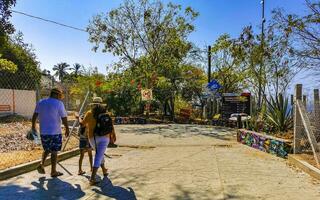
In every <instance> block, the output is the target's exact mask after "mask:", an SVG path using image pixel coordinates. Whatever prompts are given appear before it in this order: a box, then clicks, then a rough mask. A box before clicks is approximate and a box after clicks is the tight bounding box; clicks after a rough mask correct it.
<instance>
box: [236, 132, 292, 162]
mask: <svg viewBox="0 0 320 200" xmlns="http://www.w3.org/2000/svg"><path fill="white" fill-rule="evenodd" d="M237 141H238V142H240V143H242V144H245V145H247V146H250V147H253V148H255V149H259V150H260V151H263V152H266V153H270V154H274V155H277V156H279V157H281V158H287V157H288V154H289V153H291V152H292V141H291V140H285V139H280V138H276V137H273V136H270V135H265V134H261V133H257V132H254V131H249V130H245V129H239V130H238V132H237Z"/></svg>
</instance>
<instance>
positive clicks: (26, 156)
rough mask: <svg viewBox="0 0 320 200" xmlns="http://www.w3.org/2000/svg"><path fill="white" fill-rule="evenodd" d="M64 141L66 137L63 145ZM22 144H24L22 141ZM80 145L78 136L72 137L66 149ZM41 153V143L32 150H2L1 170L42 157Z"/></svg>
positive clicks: (0, 154) (0, 156) (0, 155)
mask: <svg viewBox="0 0 320 200" xmlns="http://www.w3.org/2000/svg"><path fill="white" fill-rule="evenodd" d="M64 143H65V139H64V141H63V146H64ZM20 145H24V144H23V143H20ZM78 145H79V141H78V140H77V139H76V138H74V137H71V138H70V140H69V143H68V145H67V147H66V151H68V150H72V149H75V148H78ZM41 154H42V147H41V146H40V145H39V146H34V147H33V148H32V149H30V150H23V151H8V152H2V153H0V158H1V159H0V170H3V169H6V168H9V167H13V166H17V165H20V164H23V163H27V162H30V161H34V160H38V159H40V158H41Z"/></svg>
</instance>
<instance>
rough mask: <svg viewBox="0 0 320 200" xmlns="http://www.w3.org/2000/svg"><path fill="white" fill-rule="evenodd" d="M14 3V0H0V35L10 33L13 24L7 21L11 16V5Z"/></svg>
mask: <svg viewBox="0 0 320 200" xmlns="http://www.w3.org/2000/svg"><path fill="white" fill-rule="evenodd" d="M15 4H16V0H0V35H5V34H12V33H13V32H14V27H13V25H12V24H11V23H10V22H9V18H10V17H11V10H10V8H11V6H14V5H15Z"/></svg>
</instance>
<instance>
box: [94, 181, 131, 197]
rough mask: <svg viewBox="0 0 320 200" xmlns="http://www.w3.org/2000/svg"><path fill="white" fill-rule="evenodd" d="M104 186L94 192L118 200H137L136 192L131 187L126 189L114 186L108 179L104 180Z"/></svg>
mask: <svg viewBox="0 0 320 200" xmlns="http://www.w3.org/2000/svg"><path fill="white" fill-rule="evenodd" d="M102 181H103V184H101V187H100V188H99V189H97V188H94V189H92V190H93V191H95V192H96V194H99V195H104V196H106V197H109V198H113V199H116V200H136V199H137V198H136V195H135V192H134V191H133V189H132V188H131V187H128V188H124V187H120V186H114V185H113V184H112V182H111V180H110V179H109V178H108V177H104V178H103V180H102Z"/></svg>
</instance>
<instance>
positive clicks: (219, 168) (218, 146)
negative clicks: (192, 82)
mask: <svg viewBox="0 0 320 200" xmlns="http://www.w3.org/2000/svg"><path fill="white" fill-rule="evenodd" d="M116 129H117V132H118V142H117V143H118V144H119V146H120V147H118V148H111V149H109V150H108V152H107V154H108V155H109V157H108V158H107V159H106V161H107V165H108V167H109V171H110V174H109V176H108V177H105V178H103V177H101V171H100V172H99V175H100V179H101V180H102V182H101V183H100V184H99V185H98V186H93V187H91V186H89V185H88V175H85V176H78V175H76V174H77V169H78V163H77V162H78V157H74V158H72V159H69V160H66V161H64V162H61V163H60V165H59V166H58V168H59V170H61V171H62V172H64V174H65V175H64V176H62V177H60V178H55V179H53V178H51V177H50V176H49V173H50V168H46V171H47V174H46V175H40V174H37V173H36V172H30V173H27V174H24V175H20V176H17V177H15V178H12V179H9V180H6V181H2V182H0V199H20V198H21V199H24V200H26V199H119V200H122V199H154V200H156V199H176V200H178V199H196V200H198V199H219V200H220V199H243V200H247V199H249V200H250V199H270V200H271V199H272V200H273V199H279V200H280V199H281V200H286V199H290V200H292V199H293V200H294V199H303V200H309V199H310V200H315V199H320V187H319V186H320V183H319V182H318V181H316V180H314V179H312V178H311V177H310V176H309V175H307V174H305V173H303V172H301V171H299V170H297V169H295V168H292V167H290V166H288V164H287V160H284V159H281V158H277V157H275V156H273V155H269V154H266V153H263V152H260V151H257V150H255V149H252V148H250V147H247V146H244V145H241V144H238V143H236V140H235V138H234V135H235V132H234V131H232V130H230V129H225V128H212V127H207V126H196V125H120V126H116ZM132 145H134V146H132ZM136 145H138V146H140V147H144V148H133V147H136ZM85 161H86V163H85V169H86V170H87V171H88V169H89V166H88V162H87V158H85Z"/></svg>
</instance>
